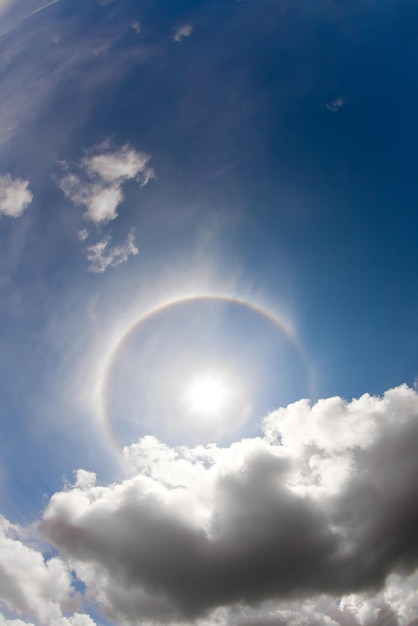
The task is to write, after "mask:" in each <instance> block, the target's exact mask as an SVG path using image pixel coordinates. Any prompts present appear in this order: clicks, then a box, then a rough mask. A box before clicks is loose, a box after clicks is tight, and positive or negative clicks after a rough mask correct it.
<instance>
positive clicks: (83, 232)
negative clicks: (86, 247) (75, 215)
mask: <svg viewBox="0 0 418 626" xmlns="http://www.w3.org/2000/svg"><path fill="white" fill-rule="evenodd" d="M88 236H89V231H88V230H87V228H80V229H79V230H78V231H77V238H78V239H79V240H80V241H85V240H86V239H87V238H88Z"/></svg>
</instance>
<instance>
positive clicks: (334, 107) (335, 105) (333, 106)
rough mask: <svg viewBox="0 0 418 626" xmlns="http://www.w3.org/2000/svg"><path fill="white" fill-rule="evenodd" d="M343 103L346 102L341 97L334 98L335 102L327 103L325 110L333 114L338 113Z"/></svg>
mask: <svg viewBox="0 0 418 626" xmlns="http://www.w3.org/2000/svg"><path fill="white" fill-rule="evenodd" d="M345 103H346V100H344V98H342V97H341V96H338V98H335V100H333V101H332V102H328V104H326V105H325V108H326V109H328V111H332V112H333V113H338V111H339V110H340V109H342V107H343V106H344V105H345Z"/></svg>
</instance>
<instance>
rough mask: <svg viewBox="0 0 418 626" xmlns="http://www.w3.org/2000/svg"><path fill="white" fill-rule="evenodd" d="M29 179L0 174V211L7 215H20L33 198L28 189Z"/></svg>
mask: <svg viewBox="0 0 418 626" xmlns="http://www.w3.org/2000/svg"><path fill="white" fill-rule="evenodd" d="M28 186H29V181H27V180H23V179H22V178H12V177H11V176H10V174H3V175H2V176H1V175H0V213H3V215H7V216H8V217H20V216H21V215H22V214H23V213H24V211H26V209H27V208H28V206H29V205H30V203H31V202H32V200H33V194H32V192H31V191H30V190H29V189H28Z"/></svg>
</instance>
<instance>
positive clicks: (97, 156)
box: [59, 144, 154, 224]
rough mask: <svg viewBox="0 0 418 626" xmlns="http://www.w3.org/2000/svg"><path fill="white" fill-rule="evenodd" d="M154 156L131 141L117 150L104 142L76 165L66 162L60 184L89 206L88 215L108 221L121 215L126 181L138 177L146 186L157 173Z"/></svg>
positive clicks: (100, 221)
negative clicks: (136, 147)
mask: <svg viewBox="0 0 418 626" xmlns="http://www.w3.org/2000/svg"><path fill="white" fill-rule="evenodd" d="M150 158H151V157H150V156H149V155H148V154H146V153H145V152H137V151H136V150H134V148H132V147H131V146H129V145H128V144H126V145H124V146H123V147H122V148H120V149H117V150H111V148H110V147H109V145H108V144H102V145H101V146H99V147H97V148H94V149H93V150H91V151H89V152H88V153H87V154H86V155H85V156H84V158H82V159H81V161H80V162H79V163H78V164H77V165H76V166H75V167H73V168H70V167H69V166H68V165H67V164H64V168H65V170H66V171H65V173H64V175H63V176H62V177H61V178H60V180H59V186H60V188H61V190H62V191H63V192H64V194H65V196H66V197H67V198H69V199H70V200H71V201H72V202H73V203H74V204H76V205H79V206H85V207H86V209H87V211H86V213H85V214H84V216H85V218H86V219H88V220H90V221H92V222H94V223H96V224H106V223H108V222H110V221H111V220H114V219H115V218H116V217H117V216H118V211H117V209H118V206H119V205H120V204H121V202H122V201H123V199H124V195H123V191H122V187H123V185H124V183H126V182H127V181H128V180H131V179H135V180H137V181H138V182H139V183H140V184H141V185H142V186H143V185H146V184H147V183H148V182H149V181H150V180H151V179H152V178H153V177H154V171H153V170H152V168H150V167H149V166H148V163H149V161H150Z"/></svg>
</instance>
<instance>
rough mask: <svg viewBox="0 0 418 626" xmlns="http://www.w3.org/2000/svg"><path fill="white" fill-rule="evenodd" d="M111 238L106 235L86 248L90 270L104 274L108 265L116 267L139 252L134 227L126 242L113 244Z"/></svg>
mask: <svg viewBox="0 0 418 626" xmlns="http://www.w3.org/2000/svg"><path fill="white" fill-rule="evenodd" d="M110 242H111V238H110V236H109V237H105V238H104V239H101V240H100V241H98V242H97V243H95V244H92V245H91V246H87V248H86V249H85V253H86V257H87V260H88V261H89V263H90V265H89V267H88V270H89V272H94V273H96V274H102V273H103V272H105V271H106V270H107V268H108V267H116V266H117V265H120V264H121V263H124V262H125V261H127V260H128V258H129V257H130V256H131V255H134V256H135V255H136V254H138V253H139V250H138V248H137V247H136V245H135V233H134V229H131V231H130V232H129V234H128V236H127V238H126V240H125V242H124V243H122V244H120V245H115V246H111V245H110Z"/></svg>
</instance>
